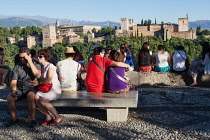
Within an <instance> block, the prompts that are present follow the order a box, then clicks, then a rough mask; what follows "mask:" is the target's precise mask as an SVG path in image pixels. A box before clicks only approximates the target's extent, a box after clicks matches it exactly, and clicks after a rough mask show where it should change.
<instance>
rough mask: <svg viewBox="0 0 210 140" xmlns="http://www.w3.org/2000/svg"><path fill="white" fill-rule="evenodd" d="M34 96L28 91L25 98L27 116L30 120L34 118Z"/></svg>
mask: <svg viewBox="0 0 210 140" xmlns="http://www.w3.org/2000/svg"><path fill="white" fill-rule="evenodd" d="M34 98H35V93H34V92H32V91H30V92H29V93H28V94H27V100H28V111H29V117H30V119H31V120H35V112H36V103H35V99H34Z"/></svg>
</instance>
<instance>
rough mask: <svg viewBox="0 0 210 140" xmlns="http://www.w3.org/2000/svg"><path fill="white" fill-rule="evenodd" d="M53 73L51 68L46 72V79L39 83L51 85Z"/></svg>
mask: <svg viewBox="0 0 210 140" xmlns="http://www.w3.org/2000/svg"><path fill="white" fill-rule="evenodd" d="M54 72H55V70H54V69H53V68H49V69H48V71H47V77H46V79H45V80H43V81H41V82H40V83H52V79H53V75H54Z"/></svg>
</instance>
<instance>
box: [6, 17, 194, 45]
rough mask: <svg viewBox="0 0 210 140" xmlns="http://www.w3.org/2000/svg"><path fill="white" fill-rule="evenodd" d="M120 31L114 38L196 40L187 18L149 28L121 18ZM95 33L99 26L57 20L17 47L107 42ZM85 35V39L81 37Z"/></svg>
mask: <svg viewBox="0 0 210 140" xmlns="http://www.w3.org/2000/svg"><path fill="white" fill-rule="evenodd" d="M120 20H121V29H115V31H114V36H115V37H120V36H128V37H129V36H136V35H137V36H142V35H143V36H161V37H163V39H164V40H167V39H170V38H171V37H180V38H184V39H196V38H197V36H196V30H195V29H189V24H188V17H186V18H179V19H178V24H172V23H171V22H168V23H165V24H152V25H149V26H141V25H139V24H136V23H134V20H133V19H128V18H121V19H120ZM94 28H95V29H96V31H98V30H101V26H97V25H77V26H70V25H61V24H60V22H59V21H58V20H57V21H56V23H55V25H47V26H43V27H42V35H36V36H27V37H21V38H20V39H19V45H20V46H23V45H24V44H25V45H27V47H28V48H31V47H32V46H34V45H41V46H42V47H48V46H53V44H54V43H56V42H58V43H62V42H63V41H67V42H70V43H74V42H91V41H93V42H97V41H102V40H108V39H109V38H110V35H107V36H98V35H95V34H94V33H91V32H92V29H94ZM80 35H83V36H84V35H85V36H87V37H81V36H80ZM7 40H8V42H9V43H10V44H13V43H15V38H14V37H7Z"/></svg>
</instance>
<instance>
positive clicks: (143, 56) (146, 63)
mask: <svg viewBox="0 0 210 140" xmlns="http://www.w3.org/2000/svg"><path fill="white" fill-rule="evenodd" d="M136 58H137V63H138V70H139V71H142V72H151V70H152V66H151V64H152V52H151V51H149V44H148V43H147V42H144V44H143V46H142V48H141V50H140V51H139V52H138V53H137V55H136Z"/></svg>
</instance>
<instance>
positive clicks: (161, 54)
mask: <svg viewBox="0 0 210 140" xmlns="http://www.w3.org/2000/svg"><path fill="white" fill-rule="evenodd" d="M153 58H154V64H155V67H154V69H155V71H158V72H167V71H169V70H170V66H169V64H168V62H170V54H169V53H168V52H167V51H165V50H164V46H163V45H158V51H157V52H156V53H155V54H154V57H153Z"/></svg>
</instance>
